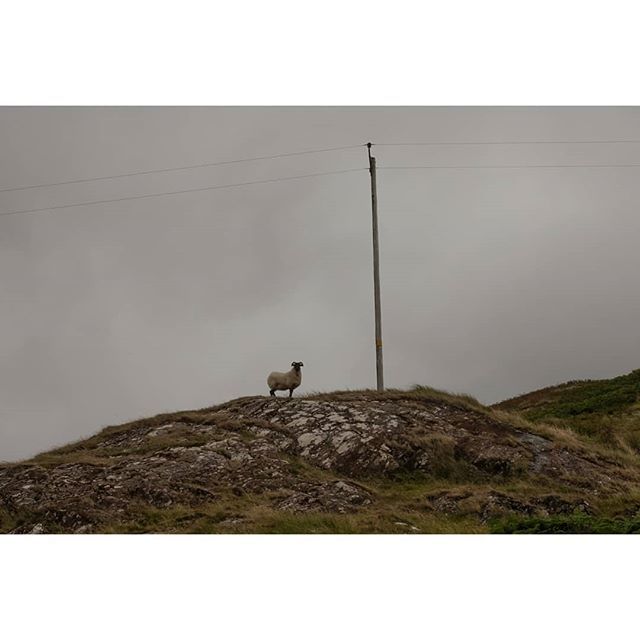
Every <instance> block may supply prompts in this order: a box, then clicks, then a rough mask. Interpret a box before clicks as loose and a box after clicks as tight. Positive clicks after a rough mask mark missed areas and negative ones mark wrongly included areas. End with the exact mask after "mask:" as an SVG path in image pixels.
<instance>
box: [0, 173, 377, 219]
mask: <svg viewBox="0 0 640 640" xmlns="http://www.w3.org/2000/svg"><path fill="white" fill-rule="evenodd" d="M367 170H368V169H365V168H364V167H363V168H361V169H342V170H341V171H323V172H322V173H307V174H304V175H299V176H286V177H283V178H271V179H269V180H253V181H251V182H236V183H233V184H218V185H215V186H213V187H200V188H198V189H180V190H179V191H164V192H162V193H147V194H144V195H141V196H128V197H126V198H111V199H109V200H92V201H91V202H76V203H74V204H61V205H57V206H53V207H40V208H39V209H20V210H19V211H5V212H4V213H0V216H13V215H17V214H19V213H37V212H39V211H51V210H54V209H70V208H71V207H83V206H88V205H93V204H107V203H109V202H123V201H125V200H142V199H143V198H158V197H160V196H174V195H178V194H181V193H195V192H197V191H214V190H216V189H229V188H231V187H244V186H248V185H252V184H267V183H269V182H282V181H284V180H300V179H302V178H315V177H317V176H328V175H333V174H337V173H352V172H354V171H367Z"/></svg>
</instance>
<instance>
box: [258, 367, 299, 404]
mask: <svg viewBox="0 0 640 640" xmlns="http://www.w3.org/2000/svg"><path fill="white" fill-rule="evenodd" d="M302 366H304V365H303V364H302V362H292V363H291V370H290V371H287V373H280V371H272V372H271V373H270V374H269V377H268V378H267V384H268V385H269V393H270V394H271V395H272V396H275V395H276V391H286V390H287V389H289V397H291V396H292V395H293V390H294V389H296V388H297V387H299V386H300V383H301V382H302V371H300V367H302Z"/></svg>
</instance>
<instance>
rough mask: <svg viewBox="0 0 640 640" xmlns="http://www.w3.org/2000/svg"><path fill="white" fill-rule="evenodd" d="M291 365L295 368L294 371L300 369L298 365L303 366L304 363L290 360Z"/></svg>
mask: <svg viewBox="0 0 640 640" xmlns="http://www.w3.org/2000/svg"><path fill="white" fill-rule="evenodd" d="M291 366H292V367H293V368H294V369H295V370H296V371H300V367H303V366H304V365H303V364H302V362H292V363H291Z"/></svg>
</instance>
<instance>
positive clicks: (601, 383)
mask: <svg viewBox="0 0 640 640" xmlns="http://www.w3.org/2000/svg"><path fill="white" fill-rule="evenodd" d="M639 398H640V369H636V370H635V371H632V372H631V373H629V374H626V375H623V376H618V377H616V378H611V379H610V380H577V381H572V382H567V383H565V384H561V385H558V386H555V387H547V388H545V389H539V390H538V391H533V392H531V393H527V394H525V395H523V396H519V397H517V398H511V399H510V400H506V401H504V402H501V403H499V404H497V405H495V408H497V409H506V410H509V411H512V412H517V413H519V414H520V415H521V416H522V417H524V418H526V419H527V420H529V421H531V422H534V423H546V424H548V425H550V426H556V427H558V428H560V429H571V430H572V431H573V432H574V433H576V434H579V435H580V436H582V437H583V438H586V439H587V440H589V441H591V442H595V443H598V444H601V445H605V446H607V447H609V448H612V449H619V450H622V451H626V452H627V453H631V454H634V455H638V454H640V402H639Z"/></svg>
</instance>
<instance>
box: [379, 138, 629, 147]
mask: <svg viewBox="0 0 640 640" xmlns="http://www.w3.org/2000/svg"><path fill="white" fill-rule="evenodd" d="M520 144H640V140H500V141H494V140H485V141H483V140H466V141H456V140H446V141H430V142H376V143H374V146H375V147H430V146H445V145H452V146H453V145H520Z"/></svg>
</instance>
